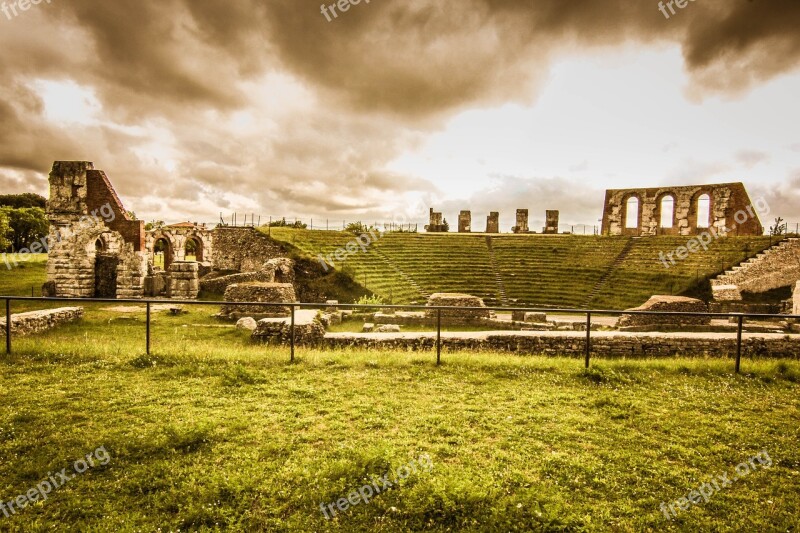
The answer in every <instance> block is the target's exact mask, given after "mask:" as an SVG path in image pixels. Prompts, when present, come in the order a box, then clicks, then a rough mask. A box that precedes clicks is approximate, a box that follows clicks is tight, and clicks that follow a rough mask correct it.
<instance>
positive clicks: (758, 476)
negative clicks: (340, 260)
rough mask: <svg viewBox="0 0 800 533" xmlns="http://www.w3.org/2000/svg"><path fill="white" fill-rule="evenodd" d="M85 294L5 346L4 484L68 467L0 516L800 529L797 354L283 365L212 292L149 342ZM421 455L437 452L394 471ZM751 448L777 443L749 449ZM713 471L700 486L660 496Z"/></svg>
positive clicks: (15, 485) (117, 525)
mask: <svg viewBox="0 0 800 533" xmlns="http://www.w3.org/2000/svg"><path fill="white" fill-rule="evenodd" d="M31 272H33V271H32V270H31V271H25V272H22V271H11V272H8V273H6V272H3V273H0V287H2V290H3V291H4V292H9V291H11V292H14V291H18V292H23V293H24V291H23V290H21V289H19V288H16V289H15V287H14V279H15V275H16V274H20V275H21V277H20V279H22V280H24V283H29V282H31V281H32V280H34V279H35V278H33V277H30V274H31ZM14 305H15V306H18V305H21V304H18V303H15V304H14ZM28 305H32V304H28ZM86 307H87V312H86V316H85V318H84V320H83V323H82V324H74V325H70V326H65V327H62V328H59V329H57V330H53V331H51V332H48V333H46V334H43V335H40V336H37V337H27V338H17V339H15V340H14V352H13V353H12V355H10V356H0V357H2V362H0V369H1V370H0V372H1V373H0V402H2V405H3V408H2V410H0V500H2V501H3V502H4V505H5V506H6V509H8V502H10V501H12V500H16V499H17V496H18V495H26V494H28V492H29V491H31V490H32V489H35V487H37V486H38V485H40V484H41V486H42V487H43V492H47V490H46V488H47V486H46V485H44V484H43V482H44V481H48V482H49V480H51V479H52V481H53V482H54V483H55V484H60V485H61V486H60V487H57V488H53V489H52V490H51V491H50V492H49V493H47V499H46V500H45V501H42V500H41V498H40V497H39V498H38V501H36V502H35V503H31V504H30V505H28V506H27V507H25V508H21V509H17V508H16V507H15V509H14V511H15V512H13V513H12V512H10V511H7V512H8V513H9V516H8V517H5V516H4V515H3V514H2V512H0V530H3V531H6V530H8V531H26V532H27V531H50V530H54V529H55V530H65V529H70V530H78V531H221V530H229V531H336V532H339V531H341V532H351V531H356V532H357V531H476V532H477V531H648V530H649V531H796V530H797V529H798V527H800V518H799V517H800V503H798V498H797V495H798V494H800V450H798V442H800V394H798V392H800V364H798V363H797V362H792V361H764V360H750V359H748V360H745V361H744V362H743V369H744V372H743V373H742V374H741V375H734V374H733V373H732V366H731V364H730V361H724V360H715V359H702V358H696V359H664V360H637V361H625V360H621V361H604V360H600V359H595V360H594V362H593V367H592V368H591V369H590V370H588V371H585V370H583V368H582V361H580V360H578V359H567V358H546V357H538V356H527V357H521V356H508V355H501V354H494V353H480V354H475V353H450V352H445V353H444V354H443V361H444V363H443V364H442V366H439V367H437V366H435V364H434V361H435V356H434V355H433V354H432V353H430V352H422V353H406V352H383V351H376V352H363V351H352V352H348V351H343V352H326V351H310V350H298V352H297V358H296V361H295V363H293V364H292V363H289V361H288V350H287V349H286V348H285V347H274V346H258V345H253V344H251V343H250V341H249V339H248V337H247V335H246V334H245V333H243V332H241V331H237V330H236V329H234V328H231V327H219V326H220V324H219V323H218V322H216V321H215V320H214V319H212V318H210V315H211V314H212V313H213V312H215V311H216V310H217V308H215V306H211V305H209V306H202V307H192V308H191V310H190V312H189V313H188V314H186V315H181V316H171V315H169V314H167V313H157V314H156V315H155V316H154V318H153V355H151V356H146V355H144V314H143V313H142V312H141V311H138V312H130V313H121V312H113V311H110V310H109V309H108V307H109V305H108V304H91V305H87V306H86ZM99 450H102V453H100V451H99ZM87 454H89V455H90V458H92V459H93V461H91V462H90V461H89V460H88V459H84V460H83V461H82V462H77V461H78V460H80V459H81V458H85V457H86V455H87ZM764 454H766V455H764ZM421 456H425V457H429V458H430V463H429V464H432V469H431V470H430V471H428V470H427V469H424V468H417V469H416V471H413V469H412V471H409V470H408V469H407V468H405V469H404V468H401V467H404V466H408V465H410V464H412V463H411V462H412V461H416V462H417V465H420V464H421V462H420V459H419V458H420V457H421ZM756 456H758V457H759V459H764V458H765V457H768V458H769V462H768V463H764V464H762V462H761V461H758V462H756V461H753V463H752V465H751V466H748V465H747V462H748V460H751V459H752V458H754V457H756ZM742 463H744V465H745V466H744V468H745V469H746V470H747V471H746V472H743V473H745V474H746V475H743V477H741V478H740V479H735V476H736V471H737V468H738V469H739V470H740V471H741V470H742V466H741V465H742ZM426 464H428V463H426ZM62 469H66V470H64V472H65V473H66V474H67V475H70V476H74V477H72V478H71V479H69V480H68V481H64V479H63V478H61V477H60V476H58V475H57V474H56V473H58V472H61V471H62ZM81 470H85V472H83V473H78V472H79V471H81ZM401 472H402V474H401ZM386 474H389V477H388V478H387V479H388V480H389V481H390V482H391V481H394V480H395V479H397V477H398V476H400V475H406V474H407V479H406V480H405V481H404V482H402V483H400V484H399V485H398V486H395V487H393V488H392V489H391V490H387V491H385V492H383V493H380V494H373V498H372V499H371V501H370V502H369V503H364V502H358V501H357V500H356V499H355V496H353V495H352V494H351V493H353V491H357V490H359V489H362V491H363V490H364V487H365V486H366V485H373V484H376V485H375V486H378V487H381V486H382V485H383V483H381V482H378V481H377V480H378V479H379V478H381V477H383V476H385V475H386ZM723 474H724V475H725V476H728V478H729V479H730V480H731V483H730V484H729V485H728V486H721V487H720V489H719V490H718V491H715V492H714V493H713V494H710V495H709V498H708V501H707V502H704V501H702V500H699V501H700V503H699V504H697V505H692V506H691V508H689V509H688V510H685V511H683V510H680V507H678V506H677V505H676V504H673V509H675V511H676V512H675V516H674V517H672V518H671V519H667V518H666V517H665V515H664V514H663V512H662V510H660V508H659V507H660V505H661V503H662V502H664V503H665V504H670V503H671V502H675V501H678V500H679V499H680V498H687V497H688V495H689V494H690V493H691V492H692V491H694V490H697V489H699V488H701V487H702V486H703V483H706V482H709V481H710V480H712V479H719V478H718V477H717V476H720V475H723ZM709 486H711V485H709ZM32 494H33V495H34V496H35V495H36V492H35V490H34V492H33V493H32ZM365 494H366V492H365ZM348 496H350V497H352V498H353V501H356V502H357V503H356V504H355V505H353V506H352V507H350V508H349V509H346V510H344V511H340V510H339V509H338V508H336V504H337V503H339V504H342V502H344V501H345V500H342V499H343V498H345V499H346V498H348ZM31 498H33V497H31ZM24 499H25V497H23V500H24ZM26 501H30V500H26ZM684 501H686V502H688V500H684ZM330 503H332V504H333V509H335V510H336V516H335V517H333V518H332V519H326V518H325V516H324V515H323V514H322V512H321V510H320V504H330ZM682 503H683V502H682ZM12 505H16V506H17V507H18V506H19V504H18V503H16V504H12ZM348 505H349V503H348ZM342 507H344V504H342ZM326 509H328V512H329V514H330V512H331V511H330V508H327V507H326Z"/></svg>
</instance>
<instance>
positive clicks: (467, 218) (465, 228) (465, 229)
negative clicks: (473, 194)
mask: <svg viewBox="0 0 800 533" xmlns="http://www.w3.org/2000/svg"><path fill="white" fill-rule="evenodd" d="M471 231H472V212H470V211H461V212H460V213H459V214H458V232H459V233H469V232H471Z"/></svg>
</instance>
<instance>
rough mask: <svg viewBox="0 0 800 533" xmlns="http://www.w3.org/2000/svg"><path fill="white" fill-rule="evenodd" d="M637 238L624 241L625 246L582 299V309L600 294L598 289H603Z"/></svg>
mask: <svg viewBox="0 0 800 533" xmlns="http://www.w3.org/2000/svg"><path fill="white" fill-rule="evenodd" d="M639 239H641V237H631V238H630V239H628V242H626V243H625V246H624V247H623V248H622V250H621V251H620V252H619V255H617V257H616V259H614V262H613V263H611V265H609V267H608V268H607V269H606V271H605V272H603V275H602V276H600V279H599V280H597V284H596V285H595V286H594V288H593V289H592V290H591V292H589V294H588V296H586V299H585V300H584V301H583V305H582V307H583V308H584V309H589V306H590V305H591V303H592V301H593V300H594V299H595V297H596V296H597V295H598V294H600V291H602V290H603V288H604V287H605V286H606V283H608V280H609V278H611V274H613V273H614V271H615V270H616V269H617V268H618V267H619V266H620V265H621V264H622V262H623V261H625V258H626V257H628V254H629V253H630V252H631V249H632V248H633V245H634V243H635V242H636V241H637V240H639Z"/></svg>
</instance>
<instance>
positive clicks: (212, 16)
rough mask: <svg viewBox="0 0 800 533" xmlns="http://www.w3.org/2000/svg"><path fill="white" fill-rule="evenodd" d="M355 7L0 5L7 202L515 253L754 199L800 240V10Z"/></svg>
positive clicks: (451, 1)
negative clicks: (557, 226) (490, 244)
mask: <svg viewBox="0 0 800 533" xmlns="http://www.w3.org/2000/svg"><path fill="white" fill-rule="evenodd" d="M332 2H333V0H331V1H330V2H328V4H332ZM366 2H367V0H362V1H361V2H360V3H359V4H357V5H350V6H349V8H348V9H347V11H342V10H340V9H338V8H336V17H333V16H332V11H333V10H332V9H331V8H327V9H326V12H327V14H325V13H323V12H321V6H320V0H313V1H311V0H260V1H256V0H237V1H236V2H223V1H222V0H218V1H211V0H141V1H137V2H108V1H100V0H42V1H41V2H40V3H38V4H37V5H32V4H31V5H26V7H28V9H27V10H24V11H23V10H21V9H20V7H19V5H18V4H17V0H6V1H5V4H3V6H4V8H3V11H2V12H0V80H2V82H0V93H1V94H0V96H1V98H0V123H2V128H1V129H0V137H1V138H0V141H1V142H0V190H2V192H24V191H32V192H38V193H42V194H45V195H46V194H47V173H48V172H49V169H50V166H51V165H52V162H53V160H88V161H93V162H94V163H95V167H96V168H100V169H103V170H105V171H106V173H107V174H108V175H109V177H110V178H111V180H112V182H113V183H114V184H115V186H116V189H117V192H118V193H119V194H120V196H121V197H122V199H123V201H124V202H125V204H126V206H127V207H128V208H129V209H132V210H134V211H135V212H136V213H137V215H138V216H139V217H140V218H142V219H146V220H151V219H163V220H166V221H168V222H176V221H179V220H185V219H190V220H197V221H206V222H215V221H216V220H218V218H219V213H220V212H224V213H225V214H226V215H229V214H230V213H232V212H234V211H236V212H239V213H245V212H246V213H257V214H261V215H263V216H269V215H273V216H286V217H300V218H304V219H309V218H312V217H313V218H314V220H315V225H319V224H320V223H321V221H323V220H325V219H330V220H331V221H334V220H336V221H339V222H338V223H339V224H341V220H342V219H347V220H358V219H363V220H365V221H374V220H390V219H401V218H407V217H411V218H412V219H415V220H419V221H423V220H424V218H425V216H426V213H427V208H428V206H432V207H435V208H436V209H437V210H441V211H443V212H444V214H445V217H446V218H447V219H448V220H449V221H450V222H451V225H455V222H456V220H457V213H458V211H459V210H460V209H470V210H472V212H473V227H474V228H475V229H482V227H483V221H484V220H485V217H486V214H487V213H488V211H500V212H501V223H502V229H503V230H505V231H507V230H508V229H509V228H510V226H511V225H513V215H514V210H515V209H516V208H528V209H529V210H530V211H531V227H532V228H537V227H539V226H541V225H542V221H543V218H544V211H545V210H546V209H559V210H560V211H561V218H562V222H564V223H570V224H580V223H585V224H596V223H597V219H598V218H600V216H601V212H602V203H603V191H604V189H606V188H621V187H634V186H658V185H668V184H675V185H679V184H694V183H714V182H727V181H743V182H744V183H745V185H746V186H747V187H748V189H749V190H750V191H751V195H752V196H757V195H762V194H763V195H765V197H766V198H767V199H768V201H769V203H770V205H771V207H772V212H773V215H781V216H783V217H784V218H786V219H788V220H791V221H797V222H800V213H798V210H800V105H798V102H799V101H800V98H799V96H800V31H798V28H800V2H798V1H797V0H697V1H692V2H689V3H688V5H687V6H686V7H685V8H683V9H680V8H678V7H673V9H674V11H675V13H674V14H672V13H670V10H669V9H668V8H667V9H665V10H664V11H665V12H666V14H667V15H669V18H667V17H666V16H665V15H664V13H662V11H661V10H660V9H659V5H658V4H659V3H658V2H657V1H654V0H527V1H522V0H412V1H410V2H409V1H402V2H401V1H398V0H372V1H371V2H369V3H366ZM346 5H349V4H346ZM328 18H330V21H329V20H328ZM796 213H797V214H796ZM764 222H765V225H766V223H767V222H770V221H764ZM332 223H333V222H332Z"/></svg>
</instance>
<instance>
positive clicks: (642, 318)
mask: <svg viewBox="0 0 800 533" xmlns="http://www.w3.org/2000/svg"><path fill="white" fill-rule="evenodd" d="M626 311H672V312H681V313H707V312H708V306H707V305H706V303H705V302H703V301H702V300H698V299H696V298H687V297H684V296H653V297H651V298H650V299H649V300H647V301H646V302H645V303H644V304H642V305H640V306H639V307H634V308H632V309H626ZM709 325H711V317H709V316H685V315H625V314H624V315H622V316H621V317H620V319H619V321H618V322H617V327H618V328H620V329H621V330H626V329H627V330H658V329H666V330H679V329H681V328H686V327H705V326H709Z"/></svg>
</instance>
